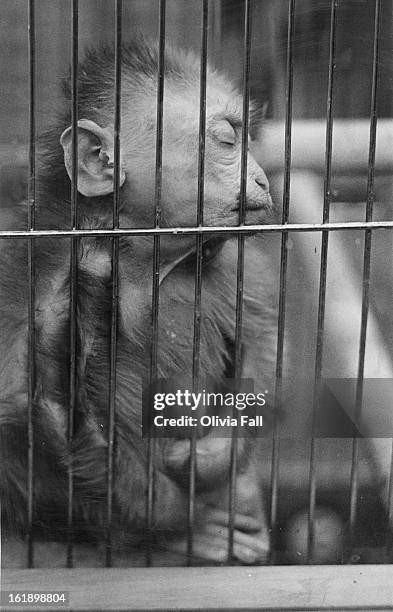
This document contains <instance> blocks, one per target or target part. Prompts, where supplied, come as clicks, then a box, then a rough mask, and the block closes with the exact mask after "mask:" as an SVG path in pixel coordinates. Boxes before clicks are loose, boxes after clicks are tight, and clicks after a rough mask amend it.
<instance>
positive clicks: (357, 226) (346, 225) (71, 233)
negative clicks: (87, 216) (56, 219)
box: [0, 221, 393, 240]
mask: <svg viewBox="0 0 393 612" xmlns="http://www.w3.org/2000/svg"><path fill="white" fill-rule="evenodd" d="M362 229H363V230H364V229H393V221H369V222H367V221H348V222H341V223H287V224H285V225H283V224H282V223H277V224H272V225H240V226H239V225H236V226H234V227H225V226H222V225H219V226H217V227H210V226H209V227H159V228H158V227H150V228H133V229H131V228H127V229H126V228H124V229H75V230H34V231H26V230H2V231H0V240H1V239H2V238H4V239H10V238H54V237H58V238H72V237H80V238H89V237H90V238H92V237H93V238H94V237H98V236H118V237H123V236H124V237H125V236H149V235H152V236H154V235H157V234H159V235H161V236H165V235H169V236H175V235H179V236H193V235H198V234H206V235H208V234H233V235H235V236H236V235H238V234H254V233H256V232H261V233H271V232H284V231H285V232H321V231H331V232H334V231H338V230H362Z"/></svg>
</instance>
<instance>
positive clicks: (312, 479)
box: [307, 0, 339, 563]
mask: <svg viewBox="0 0 393 612" xmlns="http://www.w3.org/2000/svg"><path fill="white" fill-rule="evenodd" d="M338 4H339V0H331V3H330V36H329V76H328V93H327V104H326V151H325V177H324V200H323V218H322V222H323V223H328V222H329V215H330V202H331V175H332V134H333V88H334V76H335V70H336V63H335V60H336V29H337V8H338ZM328 244H329V232H328V231H326V230H324V231H323V232H322V247H321V264H320V273H319V274H320V276H319V297H318V320H317V341H316V352H315V371H314V406H313V415H312V439H311V448H310V473H309V513H308V537H307V560H308V562H309V563H310V562H311V561H312V551H313V546H314V515H315V502H316V469H315V455H316V439H315V435H314V433H315V416H316V409H315V408H316V403H317V402H318V397H319V391H320V383H321V375H322V358H323V340H324V322H325V297H326V278H327V256H328Z"/></svg>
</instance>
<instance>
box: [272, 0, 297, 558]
mask: <svg viewBox="0 0 393 612" xmlns="http://www.w3.org/2000/svg"><path fill="white" fill-rule="evenodd" d="M295 12H296V0H289V2H288V31H287V62H286V89H285V99H286V112H285V170H284V190H283V204H282V215H281V222H282V223H283V224H286V223H288V219H289V201H290V185H291V155H292V99H293V39H294V28H295ZM287 267H288V232H286V231H283V232H282V235H281V261H280V296H279V306H278V334H277V362H276V387H275V394H274V401H275V410H274V416H273V447H272V471H271V506H270V529H271V538H272V548H271V551H272V552H271V557H270V562H271V563H274V559H275V551H276V540H277V532H276V527H277V525H276V523H277V506H278V481H279V457H280V427H279V420H278V411H279V409H280V407H281V403H282V391H283V388H282V372H283V358H284V334H285V304H286V292H287Z"/></svg>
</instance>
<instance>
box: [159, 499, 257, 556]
mask: <svg viewBox="0 0 393 612" xmlns="http://www.w3.org/2000/svg"><path fill="white" fill-rule="evenodd" d="M229 533H230V528H229V513H228V512H226V511H225V510H217V509H215V508H210V509H206V513H205V516H204V523H203V525H199V526H197V527H195V530H194V536H193V548H192V556H193V558H195V559H200V560H204V561H213V562H216V563H226V562H227V561H228V559H229V561H231V562H232V561H234V562H236V561H237V562H240V563H244V564H246V565H254V564H263V563H266V561H267V556H268V554H269V536H268V534H267V531H266V530H265V528H264V525H263V523H262V522H261V521H259V520H257V519H255V518H253V517H251V516H246V515H244V514H235V516H234V530H233V550H232V557H231V558H229V545H228V542H229ZM166 548H167V549H168V550H170V551H172V552H176V553H180V554H184V555H186V553H187V537H182V538H181V539H176V540H173V541H170V542H166Z"/></svg>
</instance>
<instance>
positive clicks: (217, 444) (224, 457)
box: [164, 434, 245, 490]
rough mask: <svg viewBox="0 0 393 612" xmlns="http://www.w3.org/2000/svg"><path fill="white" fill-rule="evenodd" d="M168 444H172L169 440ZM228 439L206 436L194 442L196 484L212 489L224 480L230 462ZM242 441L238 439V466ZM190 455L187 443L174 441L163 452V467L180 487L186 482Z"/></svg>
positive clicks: (242, 448) (185, 441)
mask: <svg viewBox="0 0 393 612" xmlns="http://www.w3.org/2000/svg"><path fill="white" fill-rule="evenodd" d="M171 442H172V441H171ZM231 445H232V440H231V438H216V437H215V436H211V435H209V434H208V435H207V436H205V437H204V438H200V439H199V440H197V442H196V479H197V485H201V486H202V487H203V488H204V489H205V490H206V487H207V488H209V487H211V486H214V487H215V486H216V484H217V481H222V478H225V480H227V478H228V474H229V469H228V467H229V465H230V460H231ZM244 447H245V439H239V440H238V460H239V464H240V462H241V460H242V457H243V454H244ZM190 454H191V442H190V440H188V439H186V440H175V441H173V442H172V444H171V446H170V447H169V448H168V450H167V451H166V452H165V458H164V461H165V468H166V470H167V471H168V472H169V473H170V474H171V475H172V476H173V477H174V478H175V479H176V480H177V481H180V482H182V483H183V484H184V485H186V484H187V480H188V469H187V468H188V464H189V461H190Z"/></svg>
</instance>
